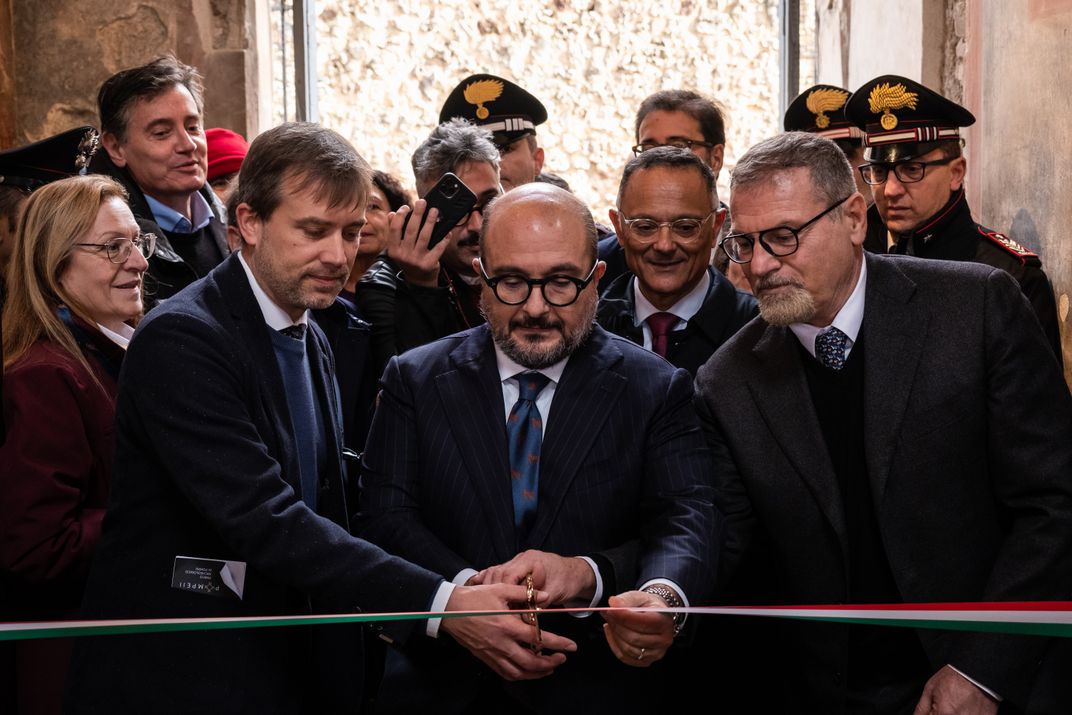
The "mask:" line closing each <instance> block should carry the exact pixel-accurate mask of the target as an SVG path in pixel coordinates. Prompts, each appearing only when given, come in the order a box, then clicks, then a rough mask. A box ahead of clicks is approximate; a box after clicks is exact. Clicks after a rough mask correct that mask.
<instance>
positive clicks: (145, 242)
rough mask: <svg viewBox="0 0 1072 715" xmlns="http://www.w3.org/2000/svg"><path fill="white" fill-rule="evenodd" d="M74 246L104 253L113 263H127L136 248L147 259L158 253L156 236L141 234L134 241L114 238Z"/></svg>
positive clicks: (153, 234)
mask: <svg viewBox="0 0 1072 715" xmlns="http://www.w3.org/2000/svg"><path fill="white" fill-rule="evenodd" d="M74 245H76V246H81V247H83V248H89V249H93V250H95V251H96V252H98V253H100V252H102V251H103V252H104V253H105V254H107V256H108V260H109V261H111V262H112V263H126V262H127V259H128V258H130V252H131V250H132V249H133V248H134V246H137V247H138V250H139V251H140V252H141V255H142V256H144V257H145V258H146V259H149V258H152V257H153V254H154V253H156V234H155V233H141V234H138V237H137V238H135V239H133V240H131V239H129V238H113V239H111V240H110V241H106V242H105V243H76V244H74Z"/></svg>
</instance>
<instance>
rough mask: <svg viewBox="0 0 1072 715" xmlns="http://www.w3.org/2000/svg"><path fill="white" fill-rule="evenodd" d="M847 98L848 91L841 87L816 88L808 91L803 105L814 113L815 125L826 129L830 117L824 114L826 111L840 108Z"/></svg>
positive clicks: (834, 110)
mask: <svg viewBox="0 0 1072 715" xmlns="http://www.w3.org/2000/svg"><path fill="white" fill-rule="evenodd" d="M848 98H849V93H848V92H846V91H845V90H843V89H817V90H815V91H813V92H809V93H808V98H807V99H806V100H804V106H805V107H807V108H808V111H809V112H811V113H812V114H814V115H815V126H817V127H819V128H820V129H826V128H827V127H828V126H830V117H828V116H826V112H836V111H837V110H839V109H841V108H842V107H843V106H845V100H847V99H848Z"/></svg>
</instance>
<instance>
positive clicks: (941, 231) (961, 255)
mask: <svg viewBox="0 0 1072 715" xmlns="http://www.w3.org/2000/svg"><path fill="white" fill-rule="evenodd" d="M893 252H895V253H900V254H908V255H912V256H919V257H920V258H938V259H942V260H946V261H974V262H975V263H985V264H986V265H988V266H993V267H994V268H1000V269H1002V270H1003V271H1005V272H1006V273H1008V274H1010V275H1011V276H1012V277H1013V278H1015V279H1016V282H1017V283H1019V284H1020V290H1021V291H1023V293H1024V295H1025V296H1027V299H1028V300H1029V301H1031V307H1032V308H1034V309H1035V316H1036V317H1037V318H1038V319H1039V322H1040V323H1041V324H1042V331H1043V332H1044V333H1045V334H1046V340H1047V341H1048V342H1049V343H1050V347H1052V348H1053V351H1054V353H1055V354H1056V355H1057V361H1058V362H1063V361H1062V357H1061V330H1060V327H1059V325H1058V320H1057V302H1056V301H1055V300H1054V297H1053V287H1052V286H1051V285H1050V279H1049V278H1048V277H1047V276H1046V273H1045V272H1043V270H1042V261H1041V260H1040V259H1039V257H1038V255H1037V254H1035V253H1032V252H1031V251H1028V250H1027V249H1026V248H1024V247H1023V246H1021V245H1020V244H1018V243H1016V242H1015V241H1013V240H1011V239H1010V238H1008V237H1007V236H1005V235H1003V234H1000V233H998V232H996V231H993V230H991V229H989V228H986V227H985V226H982V225H980V224H977V223H976V222H975V221H974V220H973V219H972V215H971V209H969V208H968V201H967V199H966V198H965V196H964V190H963V189H961V190H960V191H956V192H954V194H953V196H952V197H950V199H949V202H948V203H947V204H946V205H945V206H943V207H942V210H941V211H939V212H938V213H937V214H935V215H934V216H932V217H931V218H930V219H929V220H927V221H925V222H924V223H923V225H922V226H920V227H919V228H917V229H916V230H914V231H911V232H909V233H905V234H901V235H900V236H898V237H897V246H896V247H895V248H894V249H893Z"/></svg>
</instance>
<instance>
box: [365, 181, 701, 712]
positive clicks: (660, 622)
mask: <svg viewBox="0 0 1072 715" xmlns="http://www.w3.org/2000/svg"><path fill="white" fill-rule="evenodd" d="M480 248H481V250H480V257H479V258H478V259H475V260H474V261H473V270H474V272H475V273H477V275H479V276H480V277H481V279H482V281H483V284H484V287H483V291H482V293H481V307H482V309H483V311H484V314H485V316H486V317H487V324H486V325H481V326H478V327H475V328H472V329H470V330H468V331H466V332H463V333H458V334H456V335H451V336H449V337H446V338H443V339H442V340H438V341H436V342H434V343H431V344H429V345H425V346H422V347H419V348H415V349H413V350H410V351H408V352H407V353H405V354H402V355H399V356H397V357H395V358H393V359H392V360H391V362H390V363H389V364H388V366H387V369H386V371H385V372H384V376H383V379H382V381H381V385H382V390H381V393H380V398H379V407H378V408H377V410H376V415H375V417H374V419H373V423H372V430H371V432H370V434H369V439H368V443H367V445H366V450H365V454H364V470H363V473H362V495H361V505H362V511H361V514H360V515H359V517H358V533H359V534H361V535H362V536H364V537H365V538H367V539H369V540H370V541H373V542H374V543H377V544H380V545H381V546H383V547H384V548H386V549H391V550H393V551H394V552H395V553H398V554H405V555H407V556H408V557H409V558H412V559H414V560H415V561H416V562H417V563H419V564H422V565H424V566H425V567H426V568H429V569H431V570H432V571H434V572H436V573H440V574H443V575H444V576H446V577H447V578H449V579H451V580H453V581H454V583H457V584H491V583H495V584H509V585H515V584H524V585H526V587H528V588H530V589H539V590H540V591H542V592H545V593H546V594H547V598H548V601H549V603H550V604H551V605H555V606H578V607H581V608H587V607H590V606H596V605H603V604H606V603H608V598H607V597H608V596H609V597H610V598H609V605H611V606H622V607H642V606H643V607H653V608H666V607H667V606H682V605H687V604H689V603H692V604H694V605H699V604H702V603H703V602H704V600H705V599H706V598H707V596H708V593H707V590H708V588H709V587H710V586H711V585H712V584H713V582H714V565H715V555H716V554H717V553H718V546H717V545H712V544H711V535H712V534H717V533H719V529H718V521H717V519H718V517H717V514H716V512H715V511H714V509H713V506H712V503H711V491H710V486H709V482H710V480H711V476H710V475H711V472H710V470H711V468H712V465H711V463H710V461H709V459H708V453H707V450H706V448H705V446H704V444H703V436H702V434H701V433H700V429H699V423H698V422H697V421H696V415H695V412H694V407H693V406H692V377H691V376H690V375H689V373H688V372H686V371H685V370H681V369H675V368H674V367H672V366H671V365H670V364H669V363H667V362H666V361H665V360H662V359H660V358H658V357H656V356H655V355H653V354H652V353H651V352H649V351H646V350H644V349H642V348H641V347H639V346H637V345H634V344H633V343H631V342H629V341H627V340H622V339H621V338H618V337H615V336H613V335H610V334H608V333H607V332H605V331H604V330H602V329H601V328H600V327H598V326H596V325H594V324H593V318H594V317H595V313H596V300H597V299H596V290H595V282H596V281H598V280H599V277H600V275H601V274H602V272H603V269H604V265H603V262H602V261H599V260H597V259H596V251H595V248H596V227H595V222H594V221H593V219H592V215H591V213H589V211H588V209H587V208H586V207H585V206H584V204H583V203H582V202H581V201H580V200H579V199H577V198H576V197H575V196H573V195H572V194H570V193H569V192H567V191H565V190H563V189H560V188H558V187H555V186H552V185H550V184H543V183H530V184H525V185H523V186H520V187H518V188H515V189H513V190H512V191H510V192H508V193H506V194H504V195H503V196H502V197H500V198H497V199H495V200H494V201H492V202H491V204H490V205H489V206H488V211H487V214H486V216H485V219H484V224H483V228H482V229H481V245H480ZM613 594H619V595H618V596H614V595H613ZM524 616H525V619H524V622H525V624H526V625H528V626H531V630H530V631H527V632H526V634H525V637H523V638H518V637H516V636H511V635H509V634H507V633H503V634H502V637H501V638H499V639H498V640H497V641H493V642H489V643H488V646H487V648H486V649H485V652H484V653H482V654H478V657H479V659H480V660H481V661H483V664H481V663H479V662H477V661H476V660H474V659H472V658H468V657H465V655H464V653H463V652H462V651H461V650H459V649H458V648H457V646H456V645H453V644H451V643H450V642H448V641H447V640H446V639H440V640H439V641H438V642H436V643H426V644H421V645H418V646H417V647H414V648H406V649H401V650H398V651H394V650H393V651H392V652H391V653H390V654H389V656H388V660H387V667H386V673H385V677H384V681H383V684H382V686H381V688H380V693H379V697H378V700H377V706H378V709H377V712H380V713H393V712H400V713H410V712H442V713H458V712H474V711H475V710H477V709H479V710H481V711H486V712H532V713H562V712H642V711H644V710H654V709H656V708H658V707H659V706H660V705H661V704H663V703H665V701H666V700H665V698H666V687H665V686H666V681H665V680H664V679H665V678H666V677H667V675H668V674H669V673H670V671H669V670H668V669H666V668H663V667H659V668H650V669H649V668H648V667H647V666H650V665H651V664H652V663H654V662H655V661H658V660H660V659H661V658H662V657H663V656H664V655H665V654H666V652H667V650H668V649H669V648H670V647H671V645H672V644H673V643H674V636H675V635H676V634H677V632H678V631H679V630H680V627H681V626H682V620H683V616H673V615H671V614H669V613H660V612H645V613H637V612H633V611H624V612H615V613H614V614H610V613H608V614H606V618H605V620H606V623H604V618H601V617H599V616H596V615H593V614H590V613H589V614H586V615H583V616H577V615H573V614H540V615H539V616H538V620H537V619H536V617H535V616H534V615H533V616H530V615H529V614H524ZM690 620H691V619H690ZM604 626H606V628H604ZM556 635H558V636H565V637H568V638H569V639H570V641H572V642H570V641H566V643H568V645H567V646H566V647H565V648H563V646H562V645H558V646H555V645H553V643H554V640H549V639H553V638H554V637H555V636H556ZM559 643H560V644H561V643H562V640H561V638H560V639H559ZM608 644H609V648H608ZM574 645H575V646H576V647H575V648H574ZM563 651H564V652H563ZM563 661H564V662H563ZM623 663H624V664H625V665H626V666H632V668H626V667H624V666H623Z"/></svg>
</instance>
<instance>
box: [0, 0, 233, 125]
mask: <svg viewBox="0 0 1072 715" xmlns="http://www.w3.org/2000/svg"><path fill="white" fill-rule="evenodd" d="M244 8H245V2H243V1H242V0H94V1H93V2H71V0H16V1H15V3H14V38H15V39H14V68H15V95H16V98H17V100H18V101H17V114H16V119H17V127H16V131H15V133H14V144H16V145H21V144H25V143H29V142H31V141H36V140H38V139H43V138H44V137H47V136H50V135H52V134H55V133H57V132H61V131H63V130H65V129H70V128H72V127H75V126H79V125H82V124H89V125H93V126H96V125H97V107H96V99H97V89H98V88H99V87H100V84H101V82H103V81H104V80H105V79H106V78H107V77H108V76H109V75H111V74H113V73H115V72H117V71H118V70H121V69H124V68H127V67H132V66H135V65H138V64H142V63H144V62H147V61H148V60H150V59H152V58H153V57H155V56H157V55H160V54H164V53H167V52H171V53H174V54H175V55H176V56H177V57H178V58H179V59H181V60H182V61H184V62H186V63H188V64H192V65H194V66H197V67H198V68H199V69H200V70H201V71H202V73H203V74H205V75H206V82H205V84H206V92H205V96H206V112H205V117H206V123H207V124H208V125H209V126H212V125H214V124H221V125H225V126H231V125H232V124H234V125H237V126H235V128H237V129H239V130H243V129H244V128H245V126H244V122H245V111H246V110H245V105H244V102H243V101H242V98H243V97H244V94H245V92H244V90H243V82H244V74H243V72H242V64H243V61H244V59H243V58H242V57H235V56H233V52H234V50H228V49H225V48H228V47H231V48H236V49H240V48H242V47H243V46H244V44H245V42H246V40H245V39H244V38H245V37H247V34H248V33H247V31H246V29H245V26H244V24H243V13H244ZM228 53H232V54H231V55H228ZM72 58H76V59H72Z"/></svg>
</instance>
